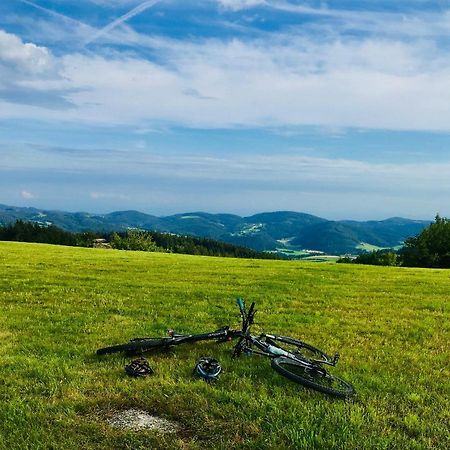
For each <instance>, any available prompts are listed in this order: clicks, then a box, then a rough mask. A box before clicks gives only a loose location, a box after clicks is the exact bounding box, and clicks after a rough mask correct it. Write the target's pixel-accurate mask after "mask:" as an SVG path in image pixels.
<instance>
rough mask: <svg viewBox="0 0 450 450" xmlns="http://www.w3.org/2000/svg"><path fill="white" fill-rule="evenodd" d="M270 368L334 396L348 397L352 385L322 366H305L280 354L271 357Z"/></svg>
mask: <svg viewBox="0 0 450 450" xmlns="http://www.w3.org/2000/svg"><path fill="white" fill-rule="evenodd" d="M272 368H273V369H274V370H275V371H277V372H278V373H279V374H280V375H283V376H284V377H286V378H289V379H290V380H292V381H295V382H296V383H300V384H303V385H304V386H306V387H309V388H311V389H315V390H316V391H319V392H323V393H325V394H329V395H333V396H335V397H341V398H345V397H350V396H351V395H353V394H354V393H355V390H354V388H353V386H352V385H351V384H350V383H348V382H347V381H345V380H343V379H342V378H339V377H336V376H334V375H332V374H330V373H329V372H328V371H327V370H325V369H324V368H322V367H313V368H307V367H305V366H303V365H302V364H300V363H299V362H297V361H294V360H293V359H289V358H285V357H283V356H280V357H278V358H274V359H272Z"/></svg>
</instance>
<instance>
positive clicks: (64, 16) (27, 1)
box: [18, 0, 93, 28]
mask: <svg viewBox="0 0 450 450" xmlns="http://www.w3.org/2000/svg"><path fill="white" fill-rule="evenodd" d="M18 1H19V2H21V3H24V4H25V5H28V6H32V7H33V8H36V9H39V10H40V11H43V12H45V13H47V14H49V15H51V16H55V17H58V18H59V19H63V20H66V21H68V22H72V23H75V24H77V25H82V26H84V27H88V28H93V27H91V26H90V25H87V24H86V23H83V22H80V21H79V20H76V19H72V17H69V16H66V15H64V14H61V13H59V12H56V11H53V10H52V9H48V8H44V7H43V6H41V5H38V4H37V3H34V2H32V1H30V0H18Z"/></svg>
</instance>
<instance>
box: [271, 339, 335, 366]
mask: <svg viewBox="0 0 450 450" xmlns="http://www.w3.org/2000/svg"><path fill="white" fill-rule="evenodd" d="M265 336H266V339H267V341H268V342H270V343H273V344H274V345H275V346H277V347H279V348H282V349H283V350H286V351H290V352H292V353H297V354H300V355H301V356H302V357H303V358H305V359H307V360H314V359H317V360H323V361H327V362H329V361H331V360H332V358H331V357H330V356H329V355H327V354H326V353H325V352H323V351H322V350H320V349H318V348H317V347H314V346H313V345H311V344H307V343H306V342H304V341H300V340H299V339H294V338H291V337H287V336H278V335H272V334H266V335H265ZM283 344H286V345H283ZM289 345H291V346H293V347H295V348H297V350H294V351H293V350H292V348H290V347H288V346H289Z"/></svg>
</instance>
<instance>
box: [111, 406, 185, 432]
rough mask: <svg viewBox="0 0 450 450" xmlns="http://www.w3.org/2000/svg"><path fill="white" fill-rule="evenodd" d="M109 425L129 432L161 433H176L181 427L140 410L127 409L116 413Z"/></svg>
mask: <svg viewBox="0 0 450 450" xmlns="http://www.w3.org/2000/svg"><path fill="white" fill-rule="evenodd" d="M107 421H108V423H109V424H110V425H111V426H112V427H114V428H121V429H129V430H136V431H139V430H156V431H159V432H160V433H176V432H177V431H179V430H180V426H179V425H178V424H177V423H175V422H172V421H170V420H167V419H163V418H161V417H157V416H152V415H151V414H149V413H148V412H146V411H143V410H140V409H126V410H124V411H118V412H116V413H115V414H114V415H113V416H112V417H110V418H109V419H108V420H107Z"/></svg>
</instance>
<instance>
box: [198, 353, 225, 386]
mask: <svg viewBox="0 0 450 450" xmlns="http://www.w3.org/2000/svg"><path fill="white" fill-rule="evenodd" d="M220 372H222V367H221V366H220V364H219V361H217V359H215V358H211V357H209V356H202V357H201V358H200V359H199V360H198V361H197V364H196V365H195V368H194V374H195V375H197V376H199V377H200V378H202V379H203V380H205V381H206V382H208V383H210V382H211V381H216V380H217V379H218V378H219V374H220Z"/></svg>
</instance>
